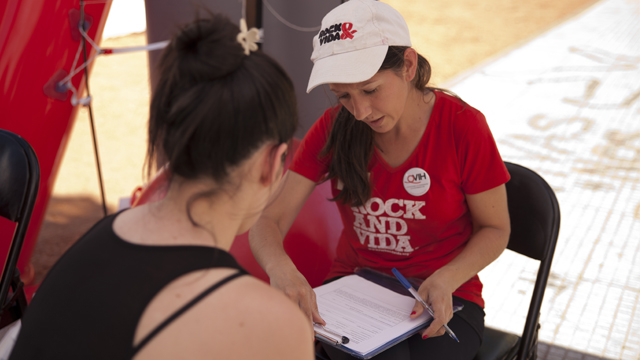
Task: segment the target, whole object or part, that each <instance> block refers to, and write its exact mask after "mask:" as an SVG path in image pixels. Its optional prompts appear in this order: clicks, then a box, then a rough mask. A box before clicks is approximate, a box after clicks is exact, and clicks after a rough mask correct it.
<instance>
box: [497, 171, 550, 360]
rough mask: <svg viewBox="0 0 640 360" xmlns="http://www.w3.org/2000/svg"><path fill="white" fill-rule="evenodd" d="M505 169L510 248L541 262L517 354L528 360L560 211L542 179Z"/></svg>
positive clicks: (533, 343)
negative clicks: (507, 171)
mask: <svg viewBox="0 0 640 360" xmlns="http://www.w3.org/2000/svg"><path fill="white" fill-rule="evenodd" d="M505 165H506V166H507V169H508V170H509V173H510V174H511V180H510V181H509V182H507V184H506V187H507V197H508V202H509V216H510V217H511V236H510V238H509V245H508V246H507V248H509V249H510V250H513V251H515V252H517V253H519V254H522V255H525V256H528V257H530V258H533V259H536V260H539V261H540V266H539V268H538V275H537V277H536V283H535V286H534V290H533V295H532V297H531V303H530V305H529V313H528V314H527V320H526V323H525V327H524V331H523V333H522V339H521V342H520V349H519V351H518V359H526V358H528V355H529V352H530V351H531V348H532V346H534V345H535V344H536V338H537V327H538V321H539V317H540V307H541V305H542V298H543V297H544V291H545V289H546V286H547V280H548V279H549V272H550V269H551V261H552V260H553V253H554V252H555V248H556V242H557V240H558V233H559V232H560V207H559V205H558V200H557V199H556V196H555V193H554V192H553V190H552V189H551V187H550V186H549V184H548V183H547V182H546V181H545V180H544V179H543V178H542V177H541V176H540V175H538V174H537V173H535V172H534V171H532V170H530V169H527V168H525V167H523V166H520V165H517V164H512V163H508V162H505Z"/></svg>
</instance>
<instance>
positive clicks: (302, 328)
mask: <svg viewBox="0 0 640 360" xmlns="http://www.w3.org/2000/svg"><path fill="white" fill-rule="evenodd" d="M229 270H230V269H229ZM230 273H233V272H232V271H226V272H225V271H222V272H221V271H219V270H216V271H210V272H206V273H203V274H199V275H198V276H197V278H196V281H191V282H189V281H188V282H187V283H189V284H196V285H195V288H196V289H195V290H193V291H192V290H190V289H189V290H187V291H185V290H184V287H183V290H182V291H180V292H179V293H180V296H176V295H177V294H178V292H175V291H171V289H165V290H163V291H162V292H161V293H160V294H159V295H158V298H157V299H154V300H153V301H152V302H151V303H150V305H149V306H148V308H147V310H146V311H145V314H144V315H143V317H142V319H141V323H140V325H139V329H140V326H142V327H145V328H146V329H144V330H143V331H142V332H143V333H145V332H147V331H149V330H150V329H153V328H154V326H153V323H154V322H156V321H157V322H160V321H161V319H164V318H167V317H169V316H170V315H171V314H172V313H173V312H174V311H175V310H176V309H177V308H179V307H180V306H179V305H178V304H179V303H185V302H188V299H192V298H194V297H196V296H197V295H198V294H200V293H201V292H202V290H204V289H206V288H207V287H209V286H210V285H211V284H215V283H216V282H218V281H219V280H221V279H222V278H224V277H226V276H228V275H229V274H230ZM200 283H202V284H208V285H206V286H201V285H198V284H200ZM169 287H171V285H170V286H169ZM178 298H181V300H180V301H176V299H178ZM154 318H157V319H155V320H154ZM149 319H151V321H150V320H149ZM149 321H150V322H149ZM145 322H146V323H147V324H148V323H151V325H150V326H146V325H145ZM138 335H139V334H136V337H137V338H138V339H139V338H140V336H138ZM312 348H313V332H312V328H311V324H310V323H309V321H308V320H307V319H306V318H305V317H304V315H303V314H302V312H301V311H300V309H298V307H297V306H296V305H295V304H294V303H293V302H292V301H291V300H289V299H288V298H286V297H285V296H284V295H283V294H282V293H280V292H279V291H277V290H275V289H272V288H271V287H270V286H269V285H268V284H266V283H264V282H262V281H260V280H258V279H256V278H253V277H251V276H249V275H245V276H241V277H238V278H236V279H234V280H232V281H230V282H228V283H226V284H225V285H223V286H221V287H220V288H218V289H217V290H216V291H214V292H213V293H211V294H210V295H208V296H206V297H205V298H204V299H202V300H201V301H200V302H198V304H197V305H195V306H194V307H193V308H191V309H189V310H188V311H186V312H185V313H184V314H182V315H181V316H180V317H178V318H177V319H176V320H175V321H174V322H172V323H171V324H170V325H169V326H168V327H167V328H165V329H164V330H162V331H161V332H160V333H159V334H158V335H157V336H156V338H154V339H153V340H152V341H151V342H149V343H148V345H147V346H146V347H145V348H144V349H142V350H141V352H140V353H139V355H138V356H136V359H140V360H144V359H169V358H171V359H175V358H188V359H209V358H212V354H215V358H220V359H249V358H266V359H272V358H273V359H284V360H287V359H291V360H294V359H295V360H304V359H313V349H312Z"/></svg>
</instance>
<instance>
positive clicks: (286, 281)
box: [269, 264, 326, 325]
mask: <svg viewBox="0 0 640 360" xmlns="http://www.w3.org/2000/svg"><path fill="white" fill-rule="evenodd" d="M291 265H293V264H291ZM269 279H270V281H271V286H272V287H274V288H276V289H278V290H280V291H282V292H283V293H284V294H285V295H286V296H287V297H288V298H289V299H291V300H292V301H293V302H294V303H295V304H297V305H298V306H299V307H300V309H301V310H302V312H303V313H304V314H305V315H306V316H307V318H308V319H309V320H310V321H311V323H312V324H313V323H319V324H322V325H326V323H325V322H324V320H323V319H322V318H321V317H320V313H319V312H318V304H317V302H316V293H315V292H314V291H313V289H312V288H311V286H310V285H309V283H308V282H307V279H305V277H304V276H303V275H302V274H301V273H300V272H299V271H298V270H297V269H296V268H295V266H293V268H292V267H291V266H280V267H278V268H276V269H274V270H273V271H272V272H271V273H269Z"/></svg>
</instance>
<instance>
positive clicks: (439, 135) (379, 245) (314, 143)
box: [290, 91, 509, 307]
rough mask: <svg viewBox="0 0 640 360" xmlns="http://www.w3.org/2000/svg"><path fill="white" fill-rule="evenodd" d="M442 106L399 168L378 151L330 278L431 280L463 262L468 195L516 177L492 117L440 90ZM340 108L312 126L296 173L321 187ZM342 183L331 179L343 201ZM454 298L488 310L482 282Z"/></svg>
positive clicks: (349, 212) (343, 209) (345, 216)
mask: <svg viewBox="0 0 640 360" xmlns="http://www.w3.org/2000/svg"><path fill="white" fill-rule="evenodd" d="M435 94H436V101H435V105H434V107H433V111H432V113H431V117H430V119H429V123H428V124H427V128H426V130H425V132H424V134H423V135H422V139H421V140H420V142H419V144H418V146H417V147H416V149H414V151H413V153H412V154H411V155H410V156H409V158H408V159H407V160H406V161H405V162H404V163H403V164H402V165H400V166H398V167H395V168H393V167H391V166H389V165H388V164H387V163H386V162H385V161H384V159H383V158H382V157H381V156H380V155H379V154H378V150H377V149H376V150H374V155H373V157H372V159H371V162H370V164H369V171H370V182H371V187H372V195H371V199H369V201H368V202H367V203H366V204H365V206H360V207H358V208H352V207H350V206H346V205H343V204H342V203H340V202H338V208H339V209H340V215H341V217H342V222H343V224H344V230H343V231H342V234H341V236H340V240H339V242H338V247H337V249H336V259H335V261H334V263H333V265H332V268H331V271H330V273H329V275H328V278H331V277H335V276H339V275H348V274H352V273H353V272H354V269H355V268H356V267H369V268H373V269H377V270H379V271H383V272H386V273H389V274H391V269H392V268H394V267H395V268H397V269H398V270H399V271H400V272H402V273H403V274H404V275H405V276H407V277H417V278H421V279H426V278H427V277H429V276H430V275H431V274H433V273H434V272H435V271H436V270H437V269H439V268H440V267H442V266H443V265H445V264H447V263H448V262H449V261H451V260H452V259H453V258H455V257H456V256H457V255H458V254H459V253H460V252H461V251H462V250H463V249H464V247H465V245H466V243H467V242H468V240H469V237H470V236H471V233H472V230H473V229H472V223H471V217H470V213H469V208H468V206H467V202H466V200H465V194H477V193H481V192H483V191H486V190H490V189H492V188H494V187H496V186H499V185H502V184H504V183H506V182H507V181H508V180H509V173H508V171H507V169H506V167H505V166H504V163H503V161H502V159H501V157H500V154H499V152H498V149H497V147H496V143H495V141H494V139H493V136H492V135H491V131H490V130H489V126H488V125H487V122H486V120H485V118H484V115H482V113H480V112H479V111H478V110H476V109H474V108H473V107H471V106H469V105H465V104H464V103H462V101H460V100H458V99H456V98H455V97H452V96H450V95H447V94H445V93H443V92H440V91H436V92H435ZM336 110H337V108H333V109H328V110H327V111H326V112H325V113H324V115H323V116H322V117H321V118H320V119H319V120H318V121H316V123H315V124H314V125H313V126H312V127H311V129H310V130H309V132H308V133H307V135H306V136H305V138H304V139H303V140H302V142H301V144H300V147H299V148H298V151H297V152H296V154H295V157H294V160H293V163H292V165H291V167H290V170H292V171H295V172H296V173H298V174H300V175H302V176H304V177H306V178H308V179H310V180H312V181H314V182H318V181H320V180H321V179H322V178H323V176H324V175H326V173H327V172H328V165H329V163H330V161H331V157H330V156H326V157H324V158H322V159H319V156H318V155H319V154H320V151H321V150H322V148H323V147H324V145H325V143H326V141H327V137H328V134H329V130H330V129H331V126H332V125H333V120H334V117H335V115H336V114H337V111H336ZM341 186H342V184H341V183H340V181H338V180H336V179H332V180H331V187H332V194H333V196H337V195H338V193H339V192H340V190H339V189H338V188H341ZM453 295H456V296H459V297H461V298H463V299H467V300H470V301H473V302H475V303H477V304H478V305H480V306H482V307H484V301H483V299H482V283H481V282H480V280H479V278H478V276H477V275H476V276H474V277H473V278H471V279H470V280H469V281H467V282H466V283H464V284H463V285H462V286H460V287H459V288H458V289H457V290H456V291H455V292H454V293H453Z"/></svg>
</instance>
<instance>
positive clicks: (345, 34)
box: [340, 23, 358, 40]
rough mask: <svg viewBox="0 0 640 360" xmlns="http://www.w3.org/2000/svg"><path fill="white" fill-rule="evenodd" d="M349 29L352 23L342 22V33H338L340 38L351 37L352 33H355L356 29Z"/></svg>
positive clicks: (351, 27)
mask: <svg viewBox="0 0 640 360" xmlns="http://www.w3.org/2000/svg"><path fill="white" fill-rule="evenodd" d="M351 29H353V24H352V23H343V24H342V35H340V39H342V40H346V39H353V34H355V33H357V32H358V30H353V31H351Z"/></svg>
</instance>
